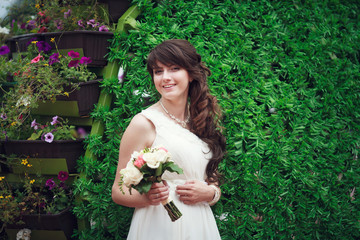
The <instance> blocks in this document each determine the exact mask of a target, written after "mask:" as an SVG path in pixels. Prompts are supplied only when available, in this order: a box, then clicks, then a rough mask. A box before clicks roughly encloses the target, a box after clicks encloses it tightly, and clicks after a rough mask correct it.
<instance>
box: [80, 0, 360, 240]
mask: <svg viewBox="0 0 360 240" xmlns="http://www.w3.org/2000/svg"><path fill="white" fill-rule="evenodd" d="M135 2H136V3H137V4H139V6H140V7H141V9H142V14H141V15H140V16H139V18H138V19H137V20H138V21H139V26H138V30H134V31H130V32H129V34H128V35H116V37H115V38H114V41H113V42H112V51H111V53H110V55H109V59H110V60H119V61H120V62H121V64H122V65H123V66H124V67H125V68H126V72H127V74H126V78H125V79H126V81H125V82H124V83H123V84H118V80H117V79H106V81H105V83H104V86H103V87H104V88H106V89H107V90H108V91H109V92H111V93H112V94H113V95H114V101H113V107H112V108H111V109H100V110H98V111H96V112H94V113H93V117H94V118H96V119H100V120H101V121H103V122H104V124H105V126H106V129H105V131H106V133H105V134H106V135H105V136H106V137H105V138H103V139H100V138H92V139H89V140H88V143H89V145H90V146H91V148H92V149H93V151H94V153H96V155H97V156H98V158H99V161H97V162H91V161H88V160H86V159H83V161H82V162H81V164H80V167H81V168H82V169H83V170H84V171H85V173H86V175H87V176H88V178H87V179H83V178H81V179H79V180H78V181H77V187H78V191H80V192H82V194H83V195H85V196H86V198H87V199H88V202H85V203H83V204H82V205H79V206H77V207H76V208H75V212H76V213H77V215H78V216H79V217H89V218H91V219H92V222H93V227H92V229H91V230H87V231H84V232H82V233H81V234H80V238H81V239H102V240H103V239H124V238H126V234H127V231H128V227H129V224H130V221H131V215H132V209H129V208H125V207H121V206H117V205H116V204H114V203H113V202H112V200H111V186H112V183H113V179H114V176H115V171H116V164H117V158H118V147H119V143H120V139H121V133H122V132H123V130H124V129H125V128H126V126H127V125H128V123H129V121H130V119H131V116H133V115H134V114H136V113H138V112H139V111H141V109H143V105H142V104H141V103H143V102H144V101H143V99H142V97H141V93H144V92H145V93H151V94H152V95H151V100H152V101H156V100H157V99H158V96H157V95H156V94H154V92H155V91H154V88H153V86H152V83H151V80H150V77H149V76H148V74H147V72H146V66H145V64H146V57H147V54H148V53H149V51H150V50H151V49H152V48H153V47H154V46H155V45H156V44H158V43H160V42H162V41H163V40H166V39H171V38H184V39H188V40H189V41H190V42H191V43H192V44H193V45H194V46H195V47H196V48H197V49H198V51H199V52H200V54H201V55H202V56H203V60H204V61H205V62H206V63H207V65H208V66H209V68H210V69H211V70H212V73H213V75H212V76H211V77H210V79H209V85H210V87H211V91H212V93H213V94H214V95H216V96H217V98H218V99H219V103H220V105H221V107H222V109H223V111H224V119H223V126H224V127H225V131H224V134H225V135H226V137H227V156H226V158H225V159H224V161H223V162H222V164H221V166H220V167H221V172H222V173H223V175H224V185H223V186H222V191H223V197H222V198H221V201H220V202H219V203H218V204H216V205H215V207H213V211H214V214H215V215H216V216H217V223H218V226H219V229H220V233H221V236H222V238H223V239H357V238H359V237H360V232H359V230H360V223H359V220H360V216H359V214H360V211H359V210H360V207H359V206H360V205H359V203H360V202H359V199H360V197H359V194H358V192H359V191H360V186H359V183H360V170H359V160H358V153H359V147H360V132H359V130H360V120H359V119H360V81H359V80H360V65H359V61H360V56H359V55H360V39H359V36H360V26H359V24H360V17H359V16H360V9H359V4H358V3H357V1H335V0H334V1H305V0H303V1H290V0H286V1H280V0H278V1H270V0H262V1H261V0H259V1H235V0H224V1H214V0H213V1H212V0H201V1H197V0H193V1H182V0H174V1H153V2H148V1H145V0H136V1H135ZM118 47H119V49H120V50H116V49H117V48H118ZM135 90H138V91H139V92H140V94H137V95H136V94H133V92H134V91H135ZM139 103H140V104H139ZM169 239H170V237H169Z"/></svg>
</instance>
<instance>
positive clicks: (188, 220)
mask: <svg viewBox="0 0 360 240" xmlns="http://www.w3.org/2000/svg"><path fill="white" fill-rule="evenodd" d="M141 114H142V115H143V116H145V117H146V118H147V119H149V120H150V121H151V122H152V123H153V124H154V126H155V128H156V138H155V141H154V143H153V147H156V146H159V145H162V146H164V147H165V148H166V149H167V150H168V151H169V152H170V153H171V155H172V159H173V161H174V162H175V163H177V164H178V165H179V166H180V167H181V168H182V169H183V171H184V173H183V174H181V175H179V174H176V173H170V172H165V173H164V175H163V179H165V180H166V181H167V183H168V184H169V186H170V197H171V199H173V201H174V203H175V205H176V206H177V207H178V209H179V210H180V211H181V213H182V216H181V218H179V219H178V220H176V221H175V222H172V221H171V219H170V217H169V215H168V214H167V211H166V210H165V208H164V207H163V206H162V205H161V204H160V205H157V206H148V207H143V208H136V209H135V211H134V215H133V218H132V221H131V226H130V230H129V234H128V238H127V239H129V240H152V239H154V240H218V239H221V238H220V234H219V231H218V228H217V226H216V222H215V218H214V215H213V213H212V210H211V208H210V206H209V204H207V203H206V202H204V203H198V204H195V205H186V204H184V203H182V202H181V201H180V200H179V198H178V196H177V195H176V194H175V188H176V185H179V184H184V183H185V181H187V180H193V179H197V180H201V181H204V180H205V179H206V173H205V169H206V165H207V163H208V158H209V156H211V153H209V148H208V146H207V144H206V143H204V142H203V141H202V140H201V139H199V138H198V137H197V136H196V135H195V134H193V133H191V132H190V131H189V130H187V129H185V128H182V127H181V126H180V125H178V124H176V123H175V122H174V121H172V120H171V119H169V118H168V117H166V116H165V115H164V114H163V113H161V112H159V111H157V110H154V109H150V108H148V109H146V110H143V111H142V112H141Z"/></svg>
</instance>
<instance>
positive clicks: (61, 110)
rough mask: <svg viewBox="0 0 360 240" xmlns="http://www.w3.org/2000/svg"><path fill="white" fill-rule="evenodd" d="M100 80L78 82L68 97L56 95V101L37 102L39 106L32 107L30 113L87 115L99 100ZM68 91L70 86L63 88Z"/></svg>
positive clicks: (69, 115) (68, 115)
mask: <svg viewBox="0 0 360 240" xmlns="http://www.w3.org/2000/svg"><path fill="white" fill-rule="evenodd" d="M99 81H100V80H93V81H89V82H84V83H80V85H79V87H80V88H79V89H78V90H75V91H73V92H71V93H70V94H69V97H67V96H58V97H57V98H56V102H50V101H49V102H45V103H39V107H38V108H36V109H33V110H32V111H31V112H32V114H37V115H46V116H51V115H61V116H65V117H87V116H89V115H90V113H91V111H92V110H93V108H94V104H96V103H97V102H98V100H99V95H100V83H99ZM65 91H68V92H70V91H71V88H70V87H68V88H65Z"/></svg>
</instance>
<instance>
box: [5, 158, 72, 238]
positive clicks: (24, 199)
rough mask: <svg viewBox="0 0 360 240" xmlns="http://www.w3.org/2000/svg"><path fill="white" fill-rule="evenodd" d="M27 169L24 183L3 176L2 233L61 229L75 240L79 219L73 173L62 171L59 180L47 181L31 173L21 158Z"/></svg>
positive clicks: (21, 162) (48, 179)
mask: <svg viewBox="0 0 360 240" xmlns="http://www.w3.org/2000/svg"><path fill="white" fill-rule="evenodd" d="M19 162H20V163H19V164H21V165H22V166H23V167H24V168H25V170H24V175H23V178H22V180H21V182H18V183H15V182H8V181H7V179H6V177H5V176H0V205H1V208H0V213H1V214H0V222H1V223H2V226H1V230H2V229H3V228H5V229H6V230H7V232H8V234H11V233H10V231H9V230H10V229H21V228H29V229H31V230H61V231H63V232H64V234H65V236H66V237H67V239H71V235H72V233H73V230H74V228H76V218H75V216H74V214H73V213H72V212H71V206H72V202H73V200H74V195H73V193H72V186H71V184H70V183H69V180H68V179H69V174H68V173H67V172H64V171H60V172H58V174H57V178H56V177H50V178H44V177H43V176H41V175H38V176H33V175H30V174H28V171H26V169H31V168H32V166H31V164H29V162H28V161H27V159H19Z"/></svg>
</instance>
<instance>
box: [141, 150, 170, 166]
mask: <svg viewBox="0 0 360 240" xmlns="http://www.w3.org/2000/svg"><path fill="white" fill-rule="evenodd" d="M143 158H144V161H145V162H146V164H147V165H148V167H149V168H153V169H156V168H158V167H159V166H160V163H165V162H167V161H168V160H169V159H170V154H169V153H167V152H165V151H164V150H158V151H155V152H153V153H151V152H148V153H145V154H144V156H143Z"/></svg>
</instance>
